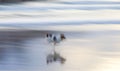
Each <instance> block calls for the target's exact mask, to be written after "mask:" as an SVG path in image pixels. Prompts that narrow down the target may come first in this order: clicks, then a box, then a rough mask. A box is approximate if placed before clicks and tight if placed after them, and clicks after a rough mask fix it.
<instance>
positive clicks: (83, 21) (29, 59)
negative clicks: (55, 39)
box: [0, 0, 120, 71]
mask: <svg viewBox="0 0 120 71" xmlns="http://www.w3.org/2000/svg"><path fill="white" fill-rule="evenodd" d="M119 3H120V1H118V0H101V1H99V0H96V1H93V0H84V1H83V0H71V1H69V0H58V1H52V2H25V3H21V4H12V5H11V4H7V5H4V4H2V5H0V29H1V31H2V30H3V29H15V31H17V30H19V29H32V30H43V31H44V30H52V31H58V33H60V32H59V31H61V32H62V33H64V34H65V36H66V37H67V39H66V40H65V41H64V42H62V43H60V44H59V45H57V46H56V52H58V53H59V54H60V55H61V56H62V57H64V58H65V59H66V62H65V63H64V64H61V63H59V62H53V63H51V64H47V63H46V57H47V55H48V54H50V53H51V51H52V49H53V46H52V45H51V44H49V43H48V42H47V40H46V38H45V37H41V36H40V37H37V38H36V37H35V38H32V37H31V38H30V39H25V40H19V41H5V42H4V41H3V40H0V70H1V71H3V70H5V71H6V70H8V71H9V70H12V71H18V70H23V71H34V70H36V71H119V70H120V48H119V47H120V45H119V42H120V40H119V38H120V25H119V23H120V16H119V15H120V12H119V11H120V10H119V9H120V5H119ZM18 28H19V29H18ZM11 34H12V33H11ZM23 34H25V33H23ZM0 35H1V36H0V38H2V37H4V35H2V33H1V34H0ZM42 35H44V36H45V34H42ZM9 38H10V37H9Z"/></svg>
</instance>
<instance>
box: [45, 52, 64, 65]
mask: <svg viewBox="0 0 120 71" xmlns="http://www.w3.org/2000/svg"><path fill="white" fill-rule="evenodd" d="M65 61H66V59H65V58H63V57H62V56H61V55H60V54H59V53H57V52H54V53H53V54H48V55H47V57H46V63H47V64H49V63H52V62H60V63H61V64H64V63H65Z"/></svg>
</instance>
